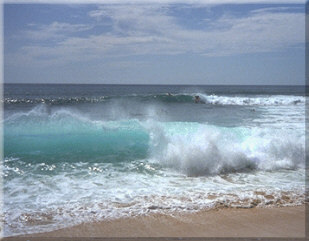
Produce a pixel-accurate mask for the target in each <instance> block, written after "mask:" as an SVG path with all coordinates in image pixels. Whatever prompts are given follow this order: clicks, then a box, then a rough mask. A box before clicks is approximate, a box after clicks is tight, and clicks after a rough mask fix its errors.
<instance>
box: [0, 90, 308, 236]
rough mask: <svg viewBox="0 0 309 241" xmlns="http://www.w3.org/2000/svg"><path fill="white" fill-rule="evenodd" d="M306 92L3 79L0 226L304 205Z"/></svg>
mask: <svg viewBox="0 0 309 241" xmlns="http://www.w3.org/2000/svg"><path fill="white" fill-rule="evenodd" d="M197 95H198V96H199V97H200V100H201V101H200V103H195V101H194V100H195V96H197ZM305 98H306V97H305V90H304V88H303V87H300V86H146V85H145V86H142V85H136V86H134V85H38V84H36V85H34V84H33V85H30V84H28V85H22V84H5V85H4V98H3V100H2V102H3V105H4V120H3V128H4V160H3V163H2V164H3V168H2V169H3V182H4V188H3V195H4V205H3V216H2V219H3V220H4V235H5V236H11V235H18V234H25V233H33V232H42V231H50V230H54V229H57V228H62V227H66V226H68V225H75V224H79V223H82V222H92V221H100V220H108V219H114V218H121V217H128V216H129V217H132V216H138V215H145V214H146V215H147V214H151V213H158V212H159V213H165V214H171V215H172V214H173V213H175V212H195V211H198V210H202V209H212V208H218V207H237V208H250V207H261V208H268V207H273V206H287V205H300V204H302V203H304V201H305V195H304V193H305V155H306V152H305V107H306V106H305Z"/></svg>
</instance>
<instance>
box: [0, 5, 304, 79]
mask: <svg viewBox="0 0 309 241" xmlns="http://www.w3.org/2000/svg"><path fill="white" fill-rule="evenodd" d="M304 11H305V4H303V3H301V2H299V1H298V4H287V3H284V4H280V3H279V4H278V3H276V4H263V3H259V4H252V3H251V4H248V3H247V4H246V3H242V4H226V3H222V4H206V3H197V2H195V3H193V4H184V3H181V2H177V1H174V2H172V3H168V2H165V3H160V4H159V3H152V4H143V3H133V2H132V3H115V4H46V3H44V4H20V3H18V4H4V81H5V83H78V84H79V83H96V84H116V83H117V84H242V85H243V84H249V85H250V84H252V85H253V84H256V85H259V84H274V85H277V84H278V85H285V84H291V85H293V84H296V85H301V84H304V82H305V14H304Z"/></svg>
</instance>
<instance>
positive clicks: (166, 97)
mask: <svg viewBox="0 0 309 241" xmlns="http://www.w3.org/2000/svg"><path fill="white" fill-rule="evenodd" d="M195 96H199V97H200V99H201V101H200V103H203V104H209V105H244V106H247V105H248V106H252V105H261V106H271V105H275V106H276V105H299V104H304V103H305V97H304V96H288V95H277V96H276V95H272V96H268V95H263V96H227V95H215V94H210V95H208V94H204V93H190V94H186V93H184V94H170V93H164V94H152V95H124V96H96V97H86V96H77V97H42V98H13V97H7V98H4V99H3V100H2V102H3V103H4V104H5V105H17V104H48V105H70V104H79V103H105V102H110V101H114V100H125V101H138V102H141V103H143V102H151V101H156V102H163V103H195V102H194V100H195Z"/></svg>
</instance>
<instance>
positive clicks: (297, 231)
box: [5, 205, 308, 240]
mask: <svg viewBox="0 0 309 241" xmlns="http://www.w3.org/2000/svg"><path fill="white" fill-rule="evenodd" d="M307 210H308V208H307ZM30 237H32V239H29V238H30ZM44 237H49V239H47V240H54V239H55V238H56V237H58V238H57V239H56V240H67V239H65V238H64V237H76V238H78V237H79V238H81V237H106V238H108V237H117V238H119V237H294V238H304V237H305V205H302V206H296V207H276V208H251V209H231V208H223V209H217V210H208V211H207V210H205V211H200V212H197V213H191V214H190V213H182V214H179V213H175V214H174V215H173V216H170V215H162V214H150V215H147V216H139V217H130V218H121V219H116V220H110V221H102V222H95V223H85V224H81V225H78V226H74V227H69V228H64V229H60V230H56V231H52V232H46V233H37V234H31V235H26V236H23V237H20V238H17V237H14V238H13V237H12V238H6V239H5V240H44V239H43V238H44ZM60 237H61V238H60ZM78 240H82V239H78ZM113 240H116V239H113ZM289 240H290V239H289Z"/></svg>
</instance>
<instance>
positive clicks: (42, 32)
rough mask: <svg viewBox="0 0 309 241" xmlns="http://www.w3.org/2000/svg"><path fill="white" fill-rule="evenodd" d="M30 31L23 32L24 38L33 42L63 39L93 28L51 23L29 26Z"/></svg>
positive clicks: (82, 25) (84, 25)
mask: <svg viewBox="0 0 309 241" xmlns="http://www.w3.org/2000/svg"><path fill="white" fill-rule="evenodd" d="M29 27H31V30H27V31H25V32H24V36H25V37H26V38H30V39H34V40H44V39H51V38H52V39H54V38H59V37H65V36H66V35H67V34H68V33H75V32H82V31H86V30H89V29H91V28H92V27H93V26H90V25H86V24H70V23H60V22H53V23H51V24H48V25H42V24H29Z"/></svg>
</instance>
